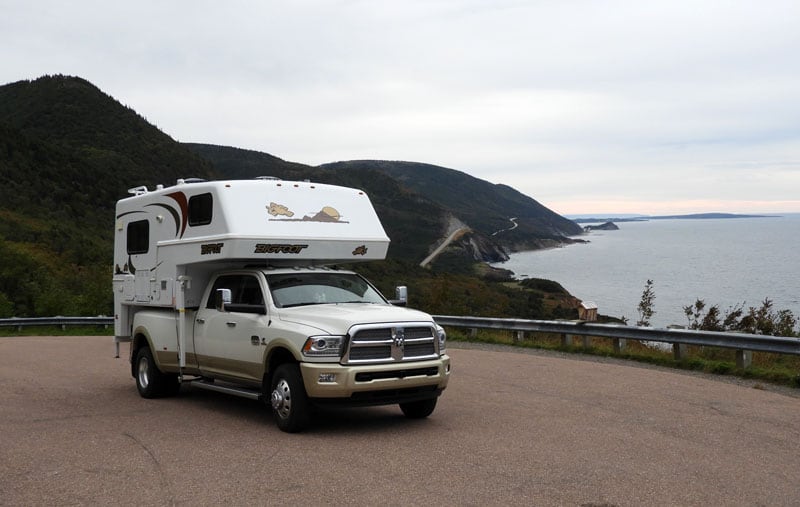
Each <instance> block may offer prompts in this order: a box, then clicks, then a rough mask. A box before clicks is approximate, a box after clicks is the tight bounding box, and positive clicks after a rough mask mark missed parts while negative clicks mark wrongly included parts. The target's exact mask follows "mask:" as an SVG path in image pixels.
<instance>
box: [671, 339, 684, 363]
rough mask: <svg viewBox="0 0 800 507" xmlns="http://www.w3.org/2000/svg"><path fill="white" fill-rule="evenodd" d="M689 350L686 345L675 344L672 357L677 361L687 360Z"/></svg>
mask: <svg viewBox="0 0 800 507" xmlns="http://www.w3.org/2000/svg"><path fill="white" fill-rule="evenodd" d="M686 354H687V349H686V344H685V343H673V344H672V357H673V359H675V360H676V361H680V360H681V359H686Z"/></svg>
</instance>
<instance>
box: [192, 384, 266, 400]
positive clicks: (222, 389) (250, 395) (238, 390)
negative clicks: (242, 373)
mask: <svg viewBox="0 0 800 507" xmlns="http://www.w3.org/2000/svg"><path fill="white" fill-rule="evenodd" d="M184 384H190V385H192V386H194V387H198V388H200V389H205V390H207V391H216V392H218V393H225V394H232V395H234V396H239V397H241V398H247V399H249V400H256V401H258V400H260V399H261V391H259V390H257V389H247V388H246V387H239V386H234V385H224V384H219V383H213V382H209V381H207V380H202V379H198V380H191V381H189V382H184Z"/></svg>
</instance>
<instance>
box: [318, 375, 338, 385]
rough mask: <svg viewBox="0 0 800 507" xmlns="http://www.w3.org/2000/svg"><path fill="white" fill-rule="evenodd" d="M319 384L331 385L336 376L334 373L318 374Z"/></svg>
mask: <svg viewBox="0 0 800 507" xmlns="http://www.w3.org/2000/svg"><path fill="white" fill-rule="evenodd" d="M317 382H319V383H320V384H331V383H334V382H336V374H335V373H320V374H319V379H318V380H317Z"/></svg>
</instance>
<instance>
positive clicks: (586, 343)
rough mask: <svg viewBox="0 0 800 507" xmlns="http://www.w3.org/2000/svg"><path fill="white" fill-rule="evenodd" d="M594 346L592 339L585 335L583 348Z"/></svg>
mask: <svg viewBox="0 0 800 507" xmlns="http://www.w3.org/2000/svg"><path fill="white" fill-rule="evenodd" d="M591 346H592V337H591V336H586V335H583V348H585V349H588V348H589V347H591Z"/></svg>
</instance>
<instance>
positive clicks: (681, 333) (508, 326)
mask: <svg viewBox="0 0 800 507" xmlns="http://www.w3.org/2000/svg"><path fill="white" fill-rule="evenodd" d="M433 318H434V320H436V322H437V323H438V324H439V325H442V326H448V327H456V328H466V329H471V330H477V329H497V330H506V331H516V332H517V339H518V340H521V339H522V333H526V332H530V333H551V334H559V335H561V340H562V344H564V345H572V340H573V337H575V336H581V337H583V345H584V346H585V347H588V346H589V345H590V343H591V342H590V340H591V338H592V337H599V338H610V339H612V340H613V343H614V349H615V351H622V350H623V349H624V347H625V343H626V340H635V341H640V342H660V343H669V344H672V346H673V352H674V354H675V357H676V359H680V358H682V357H683V356H684V355H685V353H686V349H685V347H686V345H700V346H706V347H721V348H727V349H734V350H736V351H737V356H736V358H737V364H738V365H739V366H748V365H749V363H750V359H749V354H750V353H752V352H771V353H774V354H791V355H795V356H800V339H798V338H789V337H781V336H766V335H757V334H747V333H721V332H716V331H696V330H690V329H662V328H650V327H636V326H621V325H616V324H597V323H594V322H586V321H573V320H523V319H495V318H486V317H459V316H452V315H434V316H433ZM113 324H114V317H25V318H17V317H15V318H10V319H0V327H16V328H18V329H21V328H23V327H26V326H61V328H62V329H63V328H65V327H66V326H75V325H99V326H111V325H113Z"/></svg>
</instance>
